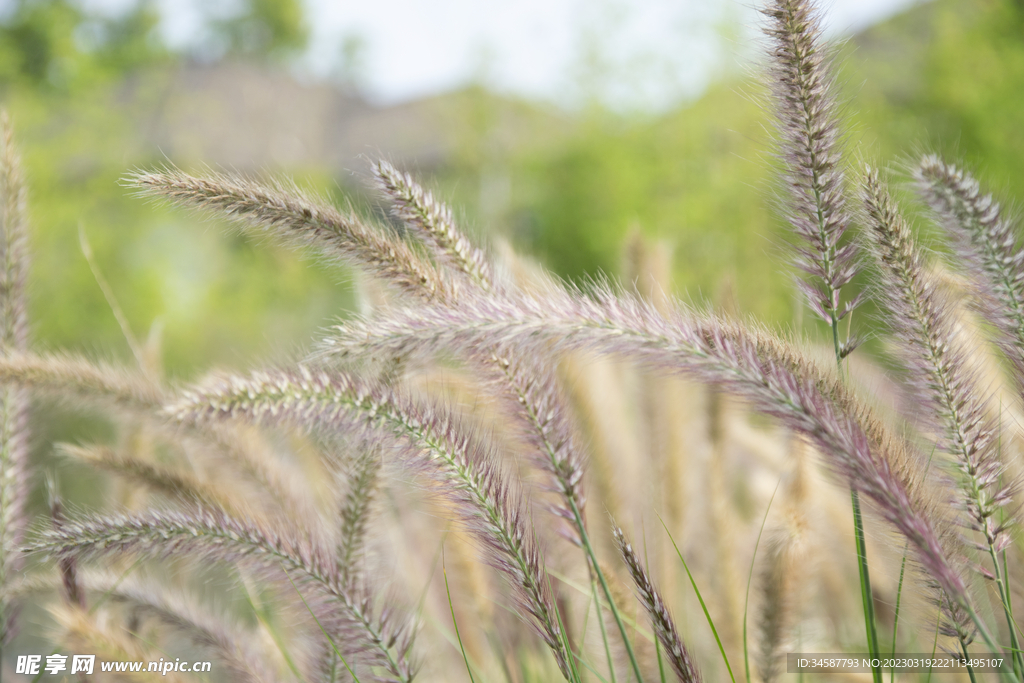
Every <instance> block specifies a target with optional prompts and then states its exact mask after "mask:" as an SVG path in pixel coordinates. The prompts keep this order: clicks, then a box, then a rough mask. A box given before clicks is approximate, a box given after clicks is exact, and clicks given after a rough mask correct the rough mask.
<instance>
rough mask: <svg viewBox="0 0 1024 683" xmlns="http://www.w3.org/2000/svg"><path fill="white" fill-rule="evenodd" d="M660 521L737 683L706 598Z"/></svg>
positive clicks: (659, 518)
mask: <svg viewBox="0 0 1024 683" xmlns="http://www.w3.org/2000/svg"><path fill="white" fill-rule="evenodd" d="M658 520H659V521H661V526H663V527H664V528H665V533H666V534H668V540H670V541H672V547H673V548H675V549H676V555H678V556H679V561H680V562H682V563H683V569H685V570H686V576H687V577H689V579H690V585H691V586H693V592H694V593H696V594H697V600H698V601H699V602H700V608H701V609H702V610H704V617H705V618H706V619H707V620H708V626H710V627H711V633H712V634H714V636H715V642H716V643H718V651H719V652H721V653H722V661H724V662H725V668H726V669H728V670H729V678H730V679H732V683H736V676H735V675H734V674H733V672H732V665H730V664H729V656H728V655H726V654H725V646H724V645H722V639H721V638H720V637H719V636H718V629H716V628H715V621H714V619H712V618H711V613H710V612H708V606H707V605H705V604H704V597H703V596H702V595H701V594H700V589H699V588H697V582H696V581H694V579H693V574H691V573H690V568H689V567H688V566H686V560H685V559H683V553H682V552H681V551H680V550H679V546H678V545H676V539H674V538H672V532H671V531H669V530H668V526H667V525H666V524H665V520H663V519H661V515H658Z"/></svg>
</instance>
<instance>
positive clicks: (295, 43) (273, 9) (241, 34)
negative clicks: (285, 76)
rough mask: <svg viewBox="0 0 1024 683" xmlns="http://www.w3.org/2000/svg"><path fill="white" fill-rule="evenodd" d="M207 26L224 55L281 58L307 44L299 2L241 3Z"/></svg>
mask: <svg viewBox="0 0 1024 683" xmlns="http://www.w3.org/2000/svg"><path fill="white" fill-rule="evenodd" d="M210 23H211V27H212V29H213V33H214V36H215V39H216V40H219V41H221V42H222V43H223V45H224V49H225V53H226V54H227V55H231V56H235V57H242V58H246V59H253V58H257V59H266V58H270V59H284V58H287V57H292V56H294V55H295V54H297V53H298V52H301V51H302V50H303V49H304V48H305V47H306V44H307V43H308V41H309V26H308V25H307V23H306V17H305V13H304V12H303V8H302V2H301V0H244V2H242V3H241V5H240V6H239V7H238V8H237V9H235V10H234V11H231V12H230V13H229V14H228V15H227V16H226V17H223V18H216V19H213V20H212V21H211V22H210Z"/></svg>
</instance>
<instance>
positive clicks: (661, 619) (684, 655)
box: [612, 527, 703, 683]
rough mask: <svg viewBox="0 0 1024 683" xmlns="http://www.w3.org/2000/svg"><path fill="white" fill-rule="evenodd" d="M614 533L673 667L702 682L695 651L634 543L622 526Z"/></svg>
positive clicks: (687, 681) (686, 682)
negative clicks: (681, 632) (687, 643)
mask: <svg viewBox="0 0 1024 683" xmlns="http://www.w3.org/2000/svg"><path fill="white" fill-rule="evenodd" d="M612 537H613V538H614V539H615V547H616V548H618V550H619V555H620V556H621V557H622V561H623V562H625V563H626V569H627V570H628V571H629V576H630V578H632V579H633V585H634V586H635V587H636V593H637V598H638V599H639V600H640V604H641V605H643V607H644V610H646V612H647V616H648V617H650V619H651V625H652V626H653V627H654V635H655V636H656V637H657V638H658V641H659V642H660V643H661V646H662V647H663V648H665V657H666V658H667V659H668V662H669V664H670V665H671V666H672V670H673V671H674V672H675V674H676V676H678V677H679V680H680V681H682V682H683V683H701V681H702V680H703V678H701V675H700V670H699V669H698V668H697V664H696V663H695V662H694V661H693V655H691V654H690V651H689V650H688V649H686V646H685V645H683V641H682V639H681V638H680V637H679V631H678V630H677V629H676V624H675V622H674V621H672V615H671V614H669V611H668V607H666V606H665V601H664V600H663V599H662V597H661V593H659V592H658V589H657V588H655V586H654V582H653V581H651V577H650V575H649V574H648V573H647V568H646V567H644V564H643V562H641V561H640V557H639V556H638V555H637V554H636V551H634V550H633V546H632V545H630V543H629V541H628V540H626V535H625V534H624V533H622V529H620V528H619V527H614V528H613V530H612Z"/></svg>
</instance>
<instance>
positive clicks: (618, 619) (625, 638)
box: [568, 498, 644, 683]
mask: <svg viewBox="0 0 1024 683" xmlns="http://www.w3.org/2000/svg"><path fill="white" fill-rule="evenodd" d="M568 503H569V505H570V508H571V510H572V514H573V517H574V521H575V523H576V529H577V530H578V531H579V532H580V542H581V543H583V549H584V550H585V551H586V553H587V557H588V558H589V559H590V564H591V566H592V567H593V568H594V574H595V575H597V580H598V582H599V583H600V584H601V592H602V593H604V597H605V599H606V600H607V601H608V608H609V609H610V610H611V613H612V616H613V617H614V618H615V625H616V626H618V627H619V633H620V634H621V635H622V644H623V646H625V648H626V655H627V656H628V657H629V664H630V666H632V667H633V673H635V674H636V680H637V683H643V680H644V677H643V674H641V673H640V664H639V663H638V662H637V661H636V654H635V653H634V652H633V645H632V643H630V642H629V634H628V633H626V625H625V624H624V623H623V622H622V616H621V615H620V614H619V610H618V608H617V607H616V606H615V600H614V599H613V598H612V591H611V589H610V588H609V587H608V581H607V580H605V578H604V573H603V572H602V571H601V567H600V565H598V563H597V555H596V554H595V553H594V548H593V546H591V544H590V536H589V535H588V534H587V528H586V526H584V524H583V515H582V514H580V509H579V507H578V506H577V505H576V501H575V500H573V499H572V498H569V499H568Z"/></svg>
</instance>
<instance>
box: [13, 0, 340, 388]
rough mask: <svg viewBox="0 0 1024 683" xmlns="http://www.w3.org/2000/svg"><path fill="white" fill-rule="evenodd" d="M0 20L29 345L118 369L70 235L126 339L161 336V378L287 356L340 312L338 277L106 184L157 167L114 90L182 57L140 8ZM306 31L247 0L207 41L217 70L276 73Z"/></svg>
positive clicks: (287, 13) (68, 6)
mask: <svg viewBox="0 0 1024 683" xmlns="http://www.w3.org/2000/svg"><path fill="white" fill-rule="evenodd" d="M5 16H6V18H5V20H4V21H3V22H2V24H0V99H2V104H3V106H4V107H5V108H7V109H8V110H9V111H10V113H11V115H12V118H13V121H14V124H15V129H16V133H17V138H18V144H19V147H20V148H21V150H22V155H23V162H24V166H25V170H26V175H27V182H28V186H29V214H30V221H31V227H32V231H31V247H32V259H33V264H32V271H31V280H30V305H31V319H32V327H33V336H34V338H35V339H36V345H37V347H40V348H69V349H76V350H80V351H85V352H86V353H90V354H99V355H103V356H109V355H120V356H121V357H128V356H129V353H128V345H127V344H126V343H125V341H124V339H123V334H122V331H121V329H120V328H119V326H118V325H117V323H116V320H115V319H114V316H113V314H112V312H111V307H110V304H109V303H108V302H107V301H106V300H105V298H104V296H103V294H102V292H101V290H100V288H99V286H98V285H97V283H96V280H95V278H94V277H93V274H92V272H91V270H90V268H89V265H88V263H87V261H86V259H85V257H84V256H83V253H82V249H81V247H80V243H79V231H80V230H81V231H83V232H84V233H85V235H86V237H87V239H88V241H89V243H90V244H91V247H92V251H93V252H94V254H95V262H96V265H97V266H98V267H99V268H100V270H101V271H102V273H103V275H104V277H105V278H106V279H107V280H108V281H109V282H110V285H111V287H112V289H113V291H114V293H115V296H116V297H117V299H118V303H119V305H120V306H121V307H122V308H123V309H124V312H125V314H126V317H127V319H128V321H129V323H130V326H131V328H132V333H133V334H134V335H135V336H136V337H140V338H141V339H143V340H144V339H145V338H146V337H147V335H148V334H149V333H150V330H151V329H162V330H163V333H162V336H163V343H164V350H165V358H166V364H167V367H168V369H169V371H171V372H172V373H192V372H194V371H196V370H198V369H201V368H203V367H205V366H207V365H208V364H209V363H211V362H220V363H229V364H232V365H242V364H244V363H245V362H247V361H248V360H249V359H250V358H251V357H252V356H253V355H256V354H262V355H271V356H272V355H274V354H278V353H282V352H284V351H292V350H293V349H283V348H278V347H277V346H276V345H278V344H281V343H289V342H288V341H285V342H281V341H280V340H282V339H283V340H294V339H305V338H308V336H309V330H310V329H311V328H312V327H315V326H316V325H319V324H324V323H325V322H326V321H328V320H329V319H330V318H331V316H333V315H335V314H337V312H339V311H340V310H341V309H342V308H344V307H348V306H350V305H351V297H350V290H349V288H348V287H347V286H346V285H345V281H346V278H347V277H348V274H347V273H344V272H338V271H337V270H328V269H326V268H321V267H319V266H318V265H316V264H312V267H310V266H311V264H310V263H308V262H307V261H304V260H303V259H302V258H301V257H300V256H298V255H295V254H292V253H289V252H287V251H284V250H275V249H266V248H265V247H264V245H258V244H252V243H249V242H246V241H245V240H242V239H240V238H238V237H237V236H234V235H233V234H232V233H230V232H229V231H226V230H223V229H220V228H211V227H210V225H209V223H208V222H207V221H203V220H198V219H195V218H193V217H190V216H184V215H180V214H177V215H176V214H171V213H169V212H168V211H167V210H165V209H164V208H163V207H161V206H159V205H156V204H153V203H150V202H145V201H142V200H139V199H137V198H134V197H132V196H130V194H129V193H128V192H126V191H125V190H124V189H123V188H122V187H121V186H120V184H119V179H120V178H121V177H122V176H123V175H124V174H125V173H126V172H127V171H129V170H131V169H133V168H141V167H152V166H155V165H159V164H161V163H165V162H166V161H167V160H166V159H163V158H162V157H161V156H160V150H158V149H151V148H148V147H147V144H146V142H145V131H144V128H145V116H144V113H143V112H141V111H138V110H134V109H132V107H131V106H127V105H126V106H120V105H121V103H123V102H124V100H125V98H124V96H123V92H124V91H123V88H124V87H125V84H126V83H128V82H131V81H134V82H136V83H138V82H142V83H144V84H151V82H156V83H158V82H159V81H160V80H161V78H166V75H165V74H166V70H167V69H170V68H173V66H174V64H175V62H179V61H181V60H184V59H187V58H188V55H183V54H174V53H173V52H172V51H171V50H169V49H168V48H167V47H166V46H164V45H163V44H162V43H161V42H160V40H159V37H158V35H157V34H156V33H155V28H156V25H157V21H158V20H159V16H158V14H157V13H156V10H155V6H154V5H153V4H152V3H150V2H145V1H143V2H139V3H137V4H136V5H134V6H133V7H132V8H131V9H130V10H129V11H128V12H127V13H124V14H121V15H118V16H116V17H109V16H104V15H102V14H96V13H89V12H87V11H86V10H84V9H83V8H82V7H81V6H79V5H77V4H75V3H72V2H69V1H68V0H20V1H19V2H17V3H16V4H15V6H14V8H13V9H12V11H10V12H9V13H8V14H7V15H5ZM304 22H305V20H304V17H303V16H302V12H301V3H300V2H299V0H251V2H246V3H243V4H242V7H241V10H240V11H239V12H237V13H236V14H234V15H232V16H231V17H228V18H220V19H218V20H217V22H216V25H215V26H214V27H213V28H214V29H215V30H214V36H215V38H214V40H220V39H221V38H223V36H230V41H229V50H228V52H227V55H226V56H229V57H235V56H237V55H238V53H244V55H245V56H246V57H249V58H261V59H263V58H265V59H276V58H278V57H280V56H282V54H283V51H291V50H296V49H299V48H301V47H302V46H303V45H304V44H305V40H306V33H305V23H304ZM255 24H261V25H262V26H263V27H262V28H258V27H257V28H254V25H255ZM253 32H255V33H258V34H260V36H261V37H260V38H259V41H256V42H254V40H255V39H252V38H251V36H250V34H251V33H253ZM247 36H250V37H247ZM194 48H195V46H191V47H190V49H194ZM307 175H308V176H309V178H308V180H309V183H310V184H311V185H313V186H314V187H315V188H316V189H325V188H330V187H332V181H331V179H330V178H329V177H328V176H327V175H325V174H322V173H321V174H319V175H318V174H316V173H310V174H307ZM339 282H340V283H342V286H341V287H338V286H336V285H337V284H338V283H339ZM154 326H155V327H154Z"/></svg>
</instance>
